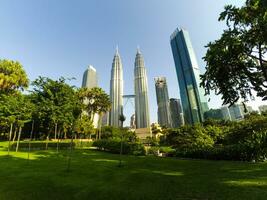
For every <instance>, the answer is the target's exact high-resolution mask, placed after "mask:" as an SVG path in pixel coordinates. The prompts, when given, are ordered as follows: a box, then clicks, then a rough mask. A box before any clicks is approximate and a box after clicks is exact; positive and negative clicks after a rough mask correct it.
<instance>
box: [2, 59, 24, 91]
mask: <svg viewBox="0 0 267 200" xmlns="http://www.w3.org/2000/svg"><path fill="white" fill-rule="evenodd" d="M28 85H29V80H28V78H27V74H26V72H25V71H24V69H23V66H22V65H21V64H20V63H19V62H15V61H12V60H0V94H1V93H7V92H11V91H14V90H17V89H23V88H27V87H28Z"/></svg>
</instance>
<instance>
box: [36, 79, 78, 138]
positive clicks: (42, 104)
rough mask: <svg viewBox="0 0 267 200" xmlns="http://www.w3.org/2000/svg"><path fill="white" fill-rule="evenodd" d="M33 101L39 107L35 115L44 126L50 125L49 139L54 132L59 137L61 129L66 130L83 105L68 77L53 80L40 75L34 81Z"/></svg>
mask: <svg viewBox="0 0 267 200" xmlns="http://www.w3.org/2000/svg"><path fill="white" fill-rule="evenodd" d="M33 86H34V88H33V91H32V101H33V102H34V103H35V104H36V105H37V107H38V109H36V110H37V113H35V116H37V118H38V119H39V123H40V124H42V126H43V127H48V129H47V131H48V137H47V138H48V139H49V135H50V133H52V132H54V135H55V139H56V138H59V130H64V131H65V132H66V129H67V128H71V126H72V125H71V124H73V123H74V121H75V120H76V119H77V118H78V116H79V115H80V113H81V112H82V107H81V106H82V105H81V103H80V101H79V98H78V95H77V94H76V91H75V89H74V87H72V86H70V85H68V84H67V83H66V79H64V78H60V79H59V80H52V79H49V78H46V77H39V78H38V79H36V80H35V81H34V82H33Z"/></svg>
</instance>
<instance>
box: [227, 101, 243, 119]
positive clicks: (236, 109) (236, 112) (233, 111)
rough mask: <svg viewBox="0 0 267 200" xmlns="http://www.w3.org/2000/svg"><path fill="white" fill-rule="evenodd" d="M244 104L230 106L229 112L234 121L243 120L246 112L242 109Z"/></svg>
mask: <svg viewBox="0 0 267 200" xmlns="http://www.w3.org/2000/svg"><path fill="white" fill-rule="evenodd" d="M242 107H243V105H241V104H234V105H232V106H231V107H229V112H230V115H231V119H232V121H237V120H242V119H243V118H244V112H243V110H242Z"/></svg>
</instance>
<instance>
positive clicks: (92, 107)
mask: <svg viewBox="0 0 267 200" xmlns="http://www.w3.org/2000/svg"><path fill="white" fill-rule="evenodd" d="M78 96H79V98H80V100H81V102H82V103H83V104H84V106H83V109H84V111H85V112H86V114H87V115H88V117H89V119H90V121H91V122H92V124H93V120H94V116H95V114H98V115H99V123H98V124H99V139H100V138H101V123H100V122H101V119H102V116H103V114H104V113H106V112H107V111H109V109H110V107H111V102H110V99H109V95H107V94H106V93H105V91H104V90H103V89H101V88H98V87H94V88H91V89H89V88H81V89H80V90H79V92H78Z"/></svg>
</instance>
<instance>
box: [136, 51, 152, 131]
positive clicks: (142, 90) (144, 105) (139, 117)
mask: <svg viewBox="0 0 267 200" xmlns="http://www.w3.org/2000/svg"><path fill="white" fill-rule="evenodd" d="M134 94H135V124H136V128H137V129H138V128H150V117H149V102H148V84H147V75H146V68H145V62H144V57H143V55H142V54H141V52H140V49H137V53H136V56H135V62H134Z"/></svg>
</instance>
